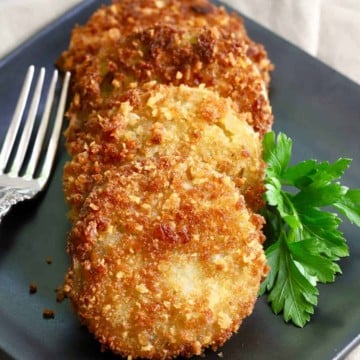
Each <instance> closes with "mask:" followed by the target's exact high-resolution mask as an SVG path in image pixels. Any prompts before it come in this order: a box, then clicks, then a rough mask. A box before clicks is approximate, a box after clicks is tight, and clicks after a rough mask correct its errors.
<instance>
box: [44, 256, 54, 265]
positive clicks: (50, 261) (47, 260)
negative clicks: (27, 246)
mask: <svg viewBox="0 0 360 360" xmlns="http://www.w3.org/2000/svg"><path fill="white" fill-rule="evenodd" d="M52 262H53V261H52V258H51V256H47V257H46V263H47V264H48V265H51V264H52Z"/></svg>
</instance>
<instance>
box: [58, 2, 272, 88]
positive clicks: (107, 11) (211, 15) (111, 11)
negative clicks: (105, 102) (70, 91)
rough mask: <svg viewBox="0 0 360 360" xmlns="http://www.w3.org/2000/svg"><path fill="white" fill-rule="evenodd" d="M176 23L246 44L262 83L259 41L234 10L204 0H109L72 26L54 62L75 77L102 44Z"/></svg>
mask: <svg viewBox="0 0 360 360" xmlns="http://www.w3.org/2000/svg"><path fill="white" fill-rule="evenodd" d="M157 24H162V25H176V26H182V27H184V28H202V27H217V28H218V29H219V30H221V31H222V32H223V33H227V34H228V35H231V36H233V37H236V38H237V39H240V40H241V41H244V42H245V43H246V44H247V50H246V53H247V55H248V56H249V58H250V59H251V61H252V62H254V63H255V64H256V66H257V67H258V69H259V71H260V72H261V74H262V77H263V79H264V82H265V83H266V84H268V83H269V81H270V75H269V73H270V71H271V70H272V69H273V65H272V64H271V62H270V60H269V59H268V57H267V53H266V51H265V49H264V47H263V45H262V44H258V43H255V42H254V41H252V40H251V39H250V38H249V37H248V35H247V32H246V29H245V27H244V23H243V20H242V18H241V17H240V16H238V15H237V14H235V13H232V14H229V13H228V12H227V11H226V10H225V8H224V7H222V6H215V5H214V4H211V3H210V2H209V1H207V0H118V1H116V0H113V5H111V6H102V7H101V8H100V9H99V10H98V11H96V12H95V13H94V14H93V15H92V17H91V18H90V19H89V21H88V22H87V24H86V25H84V26H77V27H75V28H74V29H73V32H72V36H71V42H70V46H69V49H68V50H67V51H65V52H64V53H63V54H62V56H61V58H60V59H59V61H58V66H59V67H60V68H61V69H62V70H64V71H71V72H72V73H73V74H74V78H75V79H77V73H78V72H80V73H81V71H82V70H81V69H82V66H83V64H84V63H86V62H87V60H88V59H89V58H91V57H94V56H96V55H97V53H98V52H99V50H100V49H101V48H102V47H103V46H109V47H112V46H114V44H115V43H116V42H117V40H118V39H119V37H125V36H128V35H130V34H131V33H134V32H137V31H142V30H145V29H146V28H149V27H153V26H154V25H157Z"/></svg>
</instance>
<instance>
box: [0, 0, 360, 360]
mask: <svg viewBox="0 0 360 360" xmlns="http://www.w3.org/2000/svg"><path fill="white" fill-rule="evenodd" d="M100 3H101V1H89V0H88V1H86V2H84V3H83V4H82V5H80V6H79V7H77V8H75V9H73V10H72V11H70V12H69V13H68V14H66V15H65V16H63V17H61V19H59V20H58V21H56V22H55V23H53V24H52V25H51V26H49V27H48V28H46V29H45V30H43V31H42V32H40V33H39V34H38V35H36V36H35V37H34V38H33V39H31V40H30V41H28V42H26V43H25V44H24V45H22V46H21V47H20V48H18V49H17V50H16V51H15V52H14V53H12V54H11V55H10V56H8V57H7V58H5V59H3V60H1V61H0V109H1V114H0V143H1V141H2V139H3V137H4V134H5V131H6V128H7V126H8V123H9V121H10V118H11V114H12V112H13V109H14V107H15V103H16V99H17V94H18V92H19V89H20V87H21V84H22V81H23V77H24V74H25V71H26V68H27V67H28V65H29V64H31V63H33V64H35V65H37V66H41V65H45V66H46V67H47V68H48V69H51V68H52V67H53V63H54V61H55V60H56V59H57V57H58V56H59V54H60V52H61V51H62V50H64V49H65V48H66V47H67V45H68V41H69V36H70V30H71V28H72V27H73V26H74V24H76V23H84V22H85V21H86V19H87V18H88V17H89V15H90V14H91V13H92V12H93V11H94V10H95V9H96V8H97V7H98V6H99V5H100ZM246 23H247V27H248V29H249V33H250V34H251V36H252V37H253V38H254V39H256V40H257V41H260V42H262V43H264V44H265V45H266V48H267V49H268V51H269V54H270V57H271V59H272V60H273V62H274V63H275V65H276V71H275V72H274V74H273V81H272V85H271V101H272V105H273V109H274V113H275V117H276V123H275V129H276V130H282V131H284V132H286V133H287V134H288V135H289V136H291V137H292V138H293V139H294V152H295V160H302V159H305V158H309V157H314V158H317V159H320V160H335V159H336V158H337V157H338V156H345V157H351V158H353V159H354V161H353V164H352V166H351V169H350V170H349V171H348V172H347V174H346V177H345V179H344V182H345V183H346V184H347V185H348V186H351V187H359V185H360V156H359V154H360V145H359V144H360V141H359V135H360V87H359V86H358V85H356V84H355V83H353V82H351V81H350V80H348V79H346V78H344V77H343V76H341V75H339V74H338V73H336V72H335V71H333V70H332V69H330V68H328V67H327V66H325V65H324V64H322V63H320V62H319V61H317V60H315V59H313V58H312V57H310V56H308V55H306V54H305V53H304V52H302V51H300V50H299V49H297V48H295V47H294V46H292V45H290V44H289V43H287V42H285V41H284V40H282V39H280V38H278V37H277V36H275V35H274V34H272V33H271V32H269V31H267V30H265V29H264V28H262V27H260V26H258V25H257V24H255V23H253V22H251V21H246ZM65 160H66V154H65V152H64V150H61V151H60V154H59V158H58V162H57V166H56V169H55V172H54V176H53V177H52V179H51V181H50V184H49V187H48V189H47V191H46V192H45V193H44V194H42V195H40V196H39V197H38V198H36V199H35V200H32V201H29V202H26V203H23V204H20V205H17V206H16V207H15V208H14V209H13V210H12V211H11V212H10V213H9V214H8V216H7V217H6V218H5V219H4V220H3V222H2V224H1V225H0V348H1V349H2V351H3V352H2V353H0V358H6V357H7V356H9V357H13V358H16V359H48V358H52V359H109V358H112V355H111V354H109V353H101V352H100V347H99V345H98V344H97V343H96V342H95V341H93V340H92V337H91V335H89V334H88V333H87V331H86V330H84V329H82V328H80V326H79V324H78V321H77V318H76V316H75V315H74V314H73V312H72V310H71V307H70V304H69V302H68V301H65V302H63V303H61V304H58V303H56V301H55V293H54V289H55V288H56V287H57V286H58V285H59V284H61V282H62V279H63V275H64V273H65V271H66V268H67V264H68V259H67V256H66V254H65V239H66V234H67V232H68V230H69V224H68V222H67V219H66V212H67V209H66V206H65V204H64V200H63V194H62V188H61V176H62V166H63V163H64V161H65ZM342 229H343V231H344V233H345V236H346V238H347V239H348V242H349V247H350V252H351V256H350V257H349V258H347V259H345V260H344V261H342V262H341V266H342V269H343V275H342V276H339V277H338V279H337V281H336V283H335V284H332V285H327V286H322V287H321V288H320V298H319V305H318V307H317V308H316V313H315V315H314V316H313V318H312V321H311V323H310V324H309V325H307V326H306V327H305V328H304V329H299V328H296V327H294V326H292V325H288V324H285V323H284V322H283V320H282V318H281V317H280V316H275V315H273V313H272V312H271V310H270V308H269V306H268V305H267V303H266V299H265V298H264V297H262V298H261V299H259V302H258V304H257V306H256V309H255V311H254V314H253V315H252V316H251V317H250V318H249V319H247V320H246V321H245V323H244V325H243V326H242V327H241V329H240V331H239V333H238V334H237V335H236V336H233V337H232V339H230V341H228V342H227V343H226V345H225V346H224V347H223V348H222V349H221V351H222V352H223V354H224V358H225V359H231V360H236V359H269V358H272V359H289V358H291V359H293V360H295V359H301V360H302V359H331V358H333V357H337V356H339V357H340V358H341V357H343V356H344V354H346V352H347V351H348V350H349V349H350V348H351V347H352V346H354V345H355V344H356V343H357V342H359V341H358V340H359V338H358V340H355V341H354V339H356V337H357V335H358V334H359V333H360V301H359V295H360V281H359V274H360V240H359V238H358V237H359V231H358V229H357V228H355V227H354V226H350V225H348V224H344V226H343V227H342ZM47 256H51V257H52V258H53V264H52V265H47V264H46V261H45V259H46V257H47ZM33 281H34V282H36V283H37V284H38V289H39V290H38V293H36V294H34V295H29V293H28V286H29V284H30V282H33ZM45 307H48V308H51V309H54V310H55V312H56V317H55V319H54V320H43V319H42V311H43V309H44V308H45ZM349 344H350V345H349ZM5 354H8V355H5ZM206 359H218V356H217V355H216V354H215V353H212V352H209V353H207V355H206Z"/></svg>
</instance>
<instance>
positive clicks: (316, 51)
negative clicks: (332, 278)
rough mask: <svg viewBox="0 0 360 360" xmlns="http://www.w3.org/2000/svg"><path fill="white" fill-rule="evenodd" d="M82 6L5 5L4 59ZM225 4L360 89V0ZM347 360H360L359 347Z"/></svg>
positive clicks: (6, 1) (2, 1)
mask: <svg viewBox="0 0 360 360" xmlns="http://www.w3.org/2000/svg"><path fill="white" fill-rule="evenodd" d="M81 1H86V0H61V1H54V0H0V59H1V58H2V57H4V56H5V55H6V54H8V53H9V52H10V51H11V50H13V49H14V48H16V46H18V45H19V44H21V43H22V42H23V41H25V40H26V39H28V38H29V37H31V36H32V35H33V34H34V33H35V32H37V31H39V30H40V29H41V28H42V27H44V26H46V25H47V24H48V23H50V22H51V21H52V20H53V19H55V18H57V17H58V16H60V15H61V14H62V13H64V12H65V11H66V10H68V9H70V8H71V7H73V6H74V5H76V4H78V3H80V2H81ZM223 2H224V3H228V4H229V5H231V6H232V7H233V8H235V9H238V10H240V11H241V12H243V13H244V14H245V15H247V16H248V17H250V18H252V19H254V20H256V21H257V22H259V23H261V24H262V25H264V26H265V27H267V28H269V29H271V30H272V31H274V32H275V33H277V34H279V35H281V36H282V37H284V38H286V39H288V40H289V41H290V42H292V43H294V44H296V45H297V46H300V47H301V48H302V49H304V50H305V51H307V52H308V53H310V54H312V55H313V56H316V57H318V58H319V59H321V60H322V61H324V62H325V63H327V64H329V65H330V66H332V67H334V68H335V69H337V70H338V71H340V72H341V73H343V74H344V75H346V76H348V77H349V78H351V79H353V80H354V81H356V82H357V83H359V84H360V35H359V34H360V0H223ZM359 101H360V99H359ZM348 359H349V360H356V359H360V348H358V349H357V350H356V351H354V352H353V354H351V355H350V356H349V357H348Z"/></svg>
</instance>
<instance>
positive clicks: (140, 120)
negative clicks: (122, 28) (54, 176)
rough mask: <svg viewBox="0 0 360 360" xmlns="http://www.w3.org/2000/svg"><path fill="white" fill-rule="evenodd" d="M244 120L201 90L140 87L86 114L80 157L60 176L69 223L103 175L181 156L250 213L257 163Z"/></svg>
mask: <svg viewBox="0 0 360 360" xmlns="http://www.w3.org/2000/svg"><path fill="white" fill-rule="evenodd" d="M249 117H251V114H249V113H242V114H239V113H238V112H237V111H235V109H234V106H233V102H232V101H231V99H229V98H228V99H225V98H222V97H220V96H219V95H218V94H217V93H215V92H213V91H211V90H209V89H206V88H204V87H198V88H192V87H188V86H185V85H180V86H167V85H158V84H151V83H149V84H147V86H145V88H143V89H141V90H140V89H136V90H134V91H132V92H131V97H130V100H129V101H122V102H119V103H117V104H113V106H112V107H111V108H109V109H107V110H99V111H96V112H95V111H94V112H93V113H92V114H91V115H90V116H89V118H88V120H87V124H86V129H87V131H86V132H84V133H81V134H83V136H85V137H86V139H82V138H81V136H80V133H79V136H78V141H80V142H85V143H88V144H89V145H87V147H86V149H85V150H84V151H83V152H81V153H79V154H77V155H76V156H74V158H73V159H72V160H71V161H70V162H68V163H67V164H66V166H65V169H64V177H63V180H64V191H65V196H66V200H67V203H68V204H69V206H70V208H71V209H72V214H71V215H70V216H71V218H72V219H73V220H76V218H77V214H78V212H79V210H80V208H81V206H82V204H83V202H84V199H85V198H86V196H87V195H88V193H89V192H90V191H91V189H92V187H93V186H94V185H95V184H96V183H98V182H100V181H101V180H102V178H103V175H104V173H105V172H106V171H107V170H111V171H116V169H117V168H118V167H119V166H120V165H123V164H125V163H128V162H130V161H133V160H137V159H144V158H147V157H157V156H183V157H191V158H193V159H195V160H199V161H203V162H205V163H207V164H209V165H211V166H212V167H213V168H214V169H215V170H216V171H218V172H221V173H224V174H226V175H228V176H230V178H231V179H232V180H233V181H234V182H235V184H236V186H237V187H238V188H239V189H240V190H241V192H242V193H243V194H244V197H245V199H246V201H247V203H248V205H249V206H250V207H251V208H252V209H259V208H260V207H261V206H262V204H263V192H264V185H263V178H264V168H265V165H264V161H263V159H262V143H261V140H260V138H259V134H258V133H256V132H255V131H254V130H253V128H252V127H251V126H250V125H249V124H248V118H249Z"/></svg>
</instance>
